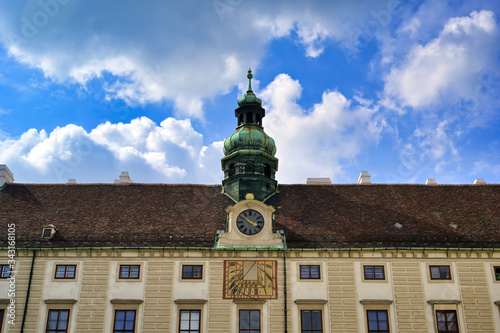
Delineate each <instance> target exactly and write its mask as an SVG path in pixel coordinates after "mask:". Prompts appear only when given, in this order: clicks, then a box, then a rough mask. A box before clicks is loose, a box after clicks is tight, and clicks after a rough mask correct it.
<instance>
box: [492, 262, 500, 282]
mask: <svg viewBox="0 0 500 333" xmlns="http://www.w3.org/2000/svg"><path fill="white" fill-rule="evenodd" d="M493 269H494V271H495V280H496V281H500V266H495V267H493Z"/></svg>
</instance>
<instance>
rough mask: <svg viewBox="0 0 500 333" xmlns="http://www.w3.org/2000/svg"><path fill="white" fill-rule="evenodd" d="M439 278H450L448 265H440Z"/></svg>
mask: <svg viewBox="0 0 500 333" xmlns="http://www.w3.org/2000/svg"><path fill="white" fill-rule="evenodd" d="M441 278H442V279H449V278H450V267H448V266H442V267H441Z"/></svg>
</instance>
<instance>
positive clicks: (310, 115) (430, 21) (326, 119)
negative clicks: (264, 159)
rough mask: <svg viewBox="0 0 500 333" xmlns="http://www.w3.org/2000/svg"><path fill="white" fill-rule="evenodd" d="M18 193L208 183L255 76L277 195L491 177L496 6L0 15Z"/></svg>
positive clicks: (3, 130) (218, 176) (220, 6)
mask: <svg viewBox="0 0 500 333" xmlns="http://www.w3.org/2000/svg"><path fill="white" fill-rule="evenodd" d="M0 12H1V13H2V14H1V16H0V45H1V47H0V164H6V165H7V166H8V167H9V168H10V170H11V171H12V172H13V174H14V178H15V182H18V183H65V182H66V181H67V180H68V179H69V178H75V179H76V180H77V182H78V183H112V182H113V181H114V180H115V179H117V178H118V176H119V174H120V173H121V171H129V173H130V175H131V178H132V179H133V181H134V182H138V183H202V184H220V183H221V180H222V171H221V169H220V168H221V166H220V159H221V158H222V157H223V154H222V142H223V140H224V138H226V137H228V136H230V135H231V134H232V133H233V132H234V129H235V126H236V118H234V109H235V108H236V106H237V103H236V101H237V99H238V98H239V97H241V96H242V95H243V93H244V91H245V89H246V86H247V79H246V72H247V70H248V68H249V67H251V68H252V69H253V72H254V80H253V83H252V85H253V88H254V91H255V92H256V94H257V96H258V97H260V98H261V99H262V100H263V104H264V107H265V108H266V117H265V118H264V119H263V124H264V128H265V131H266V133H268V134H269V135H270V136H272V137H273V138H274V139H275V141H276V144H277V147H278V153H277V157H278V158H279V160H280V162H279V163H280V164H279V171H278V173H277V178H278V181H279V182H280V183H305V182H306V179H307V178H308V177H329V178H331V180H332V181H333V183H338V184H345V183H356V182H357V179H358V176H359V174H360V172H361V171H369V172H370V174H371V176H372V182H373V183H421V184H423V183H425V181H426V179H427V178H435V179H436V181H437V182H438V183H440V184H472V183H473V182H474V180H475V179H476V178H484V180H485V181H486V182H488V183H499V179H500V130H499V129H500V111H499V110H500V109H499V107H500V100H499V93H500V71H499V70H500V68H499V64H500V61H499V59H500V58H499V57H500V21H499V18H500V3H499V2H498V1H440V0H432V1H401V2H399V1H397V0H384V1H373V0H370V1H349V2H348V1H328V2H326V1H293V2H290V1H273V2H269V1H247V0H215V1H201V0H192V1H168V2H167V1H148V2H147V4H145V3H144V2H139V1H123V0H121V1H118V0H113V1H105V2H104V1H103V2H98V1H83V0H82V1H79V0H33V1H1V2H0Z"/></svg>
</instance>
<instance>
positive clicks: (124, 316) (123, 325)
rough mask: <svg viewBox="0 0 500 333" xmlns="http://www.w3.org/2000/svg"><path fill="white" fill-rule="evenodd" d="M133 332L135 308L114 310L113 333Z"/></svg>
mask: <svg viewBox="0 0 500 333" xmlns="http://www.w3.org/2000/svg"><path fill="white" fill-rule="evenodd" d="M134 332H135V310H116V311H115V323H114V326H113V333H134Z"/></svg>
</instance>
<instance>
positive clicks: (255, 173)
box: [221, 69, 278, 202]
mask: <svg viewBox="0 0 500 333" xmlns="http://www.w3.org/2000/svg"><path fill="white" fill-rule="evenodd" d="M247 78H248V89H247V92H246V93H245V95H244V96H243V97H242V98H240V99H239V100H238V108H236V110H235V116H236V119H237V127H236V131H235V132H234V133H233V135H231V136H230V137H228V138H227V139H226V140H224V148H223V152H224V155H225V157H224V158H223V159H222V160H221V162H222V170H223V171H224V180H223V181H222V185H223V191H224V193H225V194H226V195H228V196H229V197H230V198H232V199H233V200H234V201H235V202H239V201H241V200H244V199H245V197H246V195H247V194H248V193H252V194H253V196H254V197H255V199H256V200H259V201H262V202H264V201H266V200H267V199H268V198H269V197H271V196H272V195H273V194H274V193H276V191H277V187H278V182H277V181H276V180H275V174H276V171H278V159H277V158H276V157H274V155H275V154H276V144H275V143H274V140H273V138H271V137H270V136H269V135H267V134H266V133H265V132H264V127H263V126H262V118H264V117H265V115H266V112H265V109H264V108H263V107H262V101H261V99H260V98H258V97H257V96H255V94H254V92H253V90H252V78H253V75H252V70H251V69H249V70H248V75H247Z"/></svg>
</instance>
